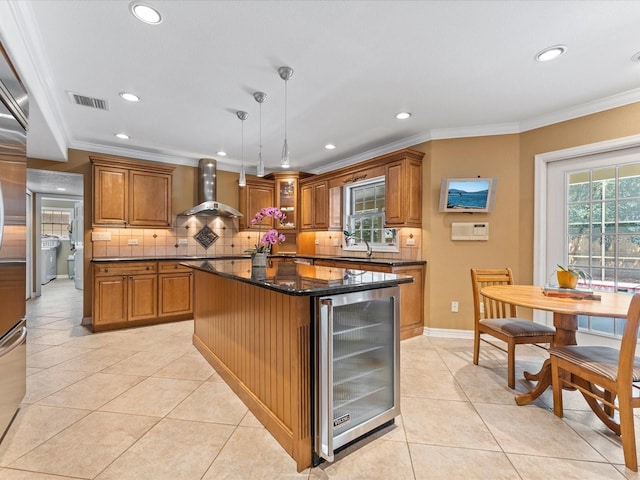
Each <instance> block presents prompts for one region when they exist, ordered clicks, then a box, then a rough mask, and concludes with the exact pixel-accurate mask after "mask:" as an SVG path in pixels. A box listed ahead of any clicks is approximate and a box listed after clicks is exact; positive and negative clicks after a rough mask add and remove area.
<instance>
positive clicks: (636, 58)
mask: <svg viewBox="0 0 640 480" xmlns="http://www.w3.org/2000/svg"><path fill="white" fill-rule="evenodd" d="M631 61H632V62H640V52H638V53H636V54H635V55H634V56H633V57H631Z"/></svg>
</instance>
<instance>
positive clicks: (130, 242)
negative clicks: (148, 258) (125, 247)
mask: <svg viewBox="0 0 640 480" xmlns="http://www.w3.org/2000/svg"><path fill="white" fill-rule="evenodd" d="M127 244H129V245H138V239H137V238H130V239H129V241H128V242H127Z"/></svg>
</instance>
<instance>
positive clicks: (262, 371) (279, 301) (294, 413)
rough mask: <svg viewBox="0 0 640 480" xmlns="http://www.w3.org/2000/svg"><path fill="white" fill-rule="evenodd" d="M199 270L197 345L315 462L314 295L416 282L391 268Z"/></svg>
mask: <svg viewBox="0 0 640 480" xmlns="http://www.w3.org/2000/svg"><path fill="white" fill-rule="evenodd" d="M183 265H185V266H189V267H191V268H193V269H194V270H195V275H194V277H195V293H194V335H193V343H194V345H195V346H196V348H197V349H198V350H199V351H200V352H201V353H202V355H203V356H204V357H205V358H206V359H207V360H208V361H209V363H210V364H211V365H212V366H213V367H214V368H215V370H216V371H217V372H218V373H219V374H220V376H221V377H222V378H223V379H224V380H225V381H226V382H227V384H228V385H229V386H230V387H231V388H232V389H233V391H234V392H235V393H236V394H237V395H238V396H239V397H240V398H241V399H242V401H243V402H244V403H245V404H246V405H247V407H248V408H249V409H250V410H251V412H252V413H253V414H254V415H255V416H256V418H257V419H258V420H259V421H260V422H261V423H262V424H263V425H264V427H265V428H266V429H267V430H268V431H269V432H270V433H271V434H272V435H273V436H274V438H275V439H276V440H277V441H278V442H279V443H280V444H281V445H282V447H283V448H284V449H285V451H287V453H289V455H290V456H291V457H292V458H293V459H294V460H295V461H296V464H297V468H298V470H299V471H302V470H304V469H305V468H308V467H309V466H311V464H312V461H313V457H312V441H313V439H312V430H313V429H312V421H313V418H312V411H313V403H314V399H313V398H312V392H313V391H314V390H313V389H314V371H313V366H314V365H313V354H314V353H313V352H314V348H313V343H312V342H313V341H314V336H315V335H316V334H315V333H314V332H315V327H316V314H317V309H316V301H317V299H318V298H319V297H323V296H327V295H338V294H340V295H341V294H350V293H353V292H363V291H372V290H378V289H384V288H387V287H395V286H397V285H399V284H402V283H410V282H412V281H413V279H412V278H411V277H408V276H402V275H396V274H392V273H382V272H371V271H366V272H365V271H362V270H349V269H342V268H327V267H316V266H312V265H301V264H276V265H275V266H274V267H273V268H269V267H267V268H262V269H255V268H254V269H252V268H251V262H250V260H214V261H206V260H205V261H187V262H183Z"/></svg>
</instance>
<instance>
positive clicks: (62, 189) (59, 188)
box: [56, 187, 67, 192]
mask: <svg viewBox="0 0 640 480" xmlns="http://www.w3.org/2000/svg"><path fill="white" fill-rule="evenodd" d="M56 190H58V191H59V192H66V191H67V189H66V188H64V187H56Z"/></svg>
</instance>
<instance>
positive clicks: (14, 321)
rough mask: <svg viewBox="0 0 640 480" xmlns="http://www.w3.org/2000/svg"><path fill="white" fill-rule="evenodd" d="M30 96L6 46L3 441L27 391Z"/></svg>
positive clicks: (1, 58) (0, 136) (1, 195)
mask: <svg viewBox="0 0 640 480" xmlns="http://www.w3.org/2000/svg"><path fill="white" fill-rule="evenodd" d="M27 118H28V100H27V92H26V89H25V88H24V86H23V85H22V83H21V82H20V81H19V79H18V78H17V75H16V73H15V69H14V68H13V66H12V65H11V62H10V61H9V59H8V56H7V54H6V52H5V50H4V47H3V46H2V44H0V442H2V439H3V438H4V436H5V433H6V431H7V429H8V428H9V426H10V425H11V422H12V421H13V419H14V418H15V415H16V413H17V410H18V407H19V406H20V402H22V400H23V398H24V395H25V392H26V339H27V324H26V301H25V295H26V240H27V227H26V180H27V156H26V138H27V137H26V128H27Z"/></svg>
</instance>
